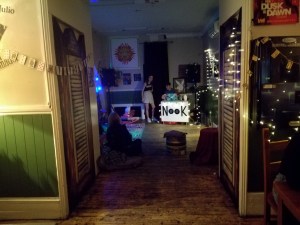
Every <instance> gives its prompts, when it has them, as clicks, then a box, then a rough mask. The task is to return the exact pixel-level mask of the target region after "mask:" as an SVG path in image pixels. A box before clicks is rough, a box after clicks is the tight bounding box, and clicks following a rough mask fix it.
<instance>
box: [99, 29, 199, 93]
mask: <svg viewBox="0 0 300 225" xmlns="http://www.w3.org/2000/svg"><path fill="white" fill-rule="evenodd" d="M118 38H120V37H118ZM125 38H126V37H125ZM144 41H148V40H145V38H142V37H140V38H138V49H139V68H138V69H135V70H122V72H124V73H126V72H128V73H132V74H134V73H141V75H142V82H133V83H132V84H131V85H122V84H120V85H119V86H118V87H113V88H111V90H112V91H133V90H141V89H142V86H143V63H144V47H143V42H144ZM167 41H168V58H169V81H170V82H171V83H173V78H175V77H178V65H181V64H190V63H199V64H201V70H202V69H203V66H202V61H203V54H204V52H203V48H202V40H201V38H199V37H190V38H173V39H168V40H167ZM109 45H110V42H109V41H107V40H106V39H105V38H103V37H101V36H100V35H95V36H94V47H95V48H94V51H95V54H94V55H95V60H96V59H99V60H101V62H102V64H103V65H104V67H106V66H108V67H109V65H111V54H110V50H109V49H110V46H109ZM201 74H203V73H202V72H201ZM202 80H203V79H201V81H202Z"/></svg>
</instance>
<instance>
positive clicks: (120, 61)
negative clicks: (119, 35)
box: [111, 38, 138, 69]
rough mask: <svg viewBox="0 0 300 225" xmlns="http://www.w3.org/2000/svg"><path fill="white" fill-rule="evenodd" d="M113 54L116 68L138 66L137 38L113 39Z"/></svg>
mask: <svg viewBox="0 0 300 225" xmlns="http://www.w3.org/2000/svg"><path fill="white" fill-rule="evenodd" d="M111 56H112V63H113V67H114V68H120V69H132V68H138V49H137V39H136V38H126V39H112V40H111Z"/></svg>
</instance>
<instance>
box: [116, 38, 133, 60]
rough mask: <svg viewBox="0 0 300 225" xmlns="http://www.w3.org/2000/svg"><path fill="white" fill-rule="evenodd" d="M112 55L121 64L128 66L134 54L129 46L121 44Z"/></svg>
mask: <svg viewBox="0 0 300 225" xmlns="http://www.w3.org/2000/svg"><path fill="white" fill-rule="evenodd" d="M114 55H115V57H116V58H117V60H118V61H120V62H121V63H123V64H128V63H129V62H130V61H131V60H132V59H133V57H134V55H135V52H134V50H133V48H132V47H131V46H130V45H129V44H127V43H122V44H120V45H119V46H118V47H117V48H116V49H115V53H114Z"/></svg>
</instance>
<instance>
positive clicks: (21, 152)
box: [0, 114, 58, 197]
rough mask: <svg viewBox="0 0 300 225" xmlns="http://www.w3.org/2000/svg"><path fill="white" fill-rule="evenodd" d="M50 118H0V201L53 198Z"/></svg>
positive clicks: (54, 175) (54, 176) (54, 178)
mask: <svg viewBox="0 0 300 225" xmlns="http://www.w3.org/2000/svg"><path fill="white" fill-rule="evenodd" d="M57 196H58V182H57V172H56V163H55V151H54V140H53V130H52V121H51V115H50V114H34V115H3V116H0V197H57Z"/></svg>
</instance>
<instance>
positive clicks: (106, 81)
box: [101, 69, 116, 87]
mask: <svg viewBox="0 0 300 225" xmlns="http://www.w3.org/2000/svg"><path fill="white" fill-rule="evenodd" d="M101 81H102V85H103V86H105V87H111V86H116V79H115V70H114V69H102V77H101Z"/></svg>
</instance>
